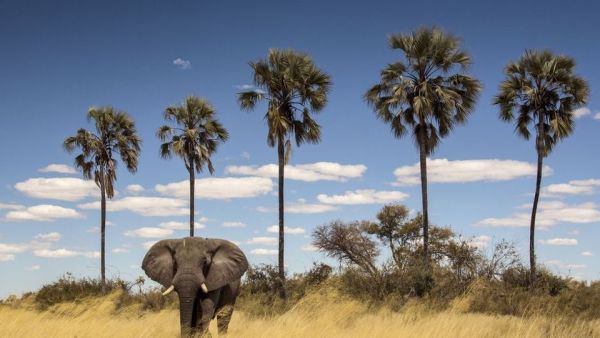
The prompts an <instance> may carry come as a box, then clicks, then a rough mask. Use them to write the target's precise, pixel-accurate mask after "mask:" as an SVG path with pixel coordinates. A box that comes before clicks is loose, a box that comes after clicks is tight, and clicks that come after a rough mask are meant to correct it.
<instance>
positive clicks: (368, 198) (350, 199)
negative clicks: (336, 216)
mask: <svg viewBox="0 0 600 338" xmlns="http://www.w3.org/2000/svg"><path fill="white" fill-rule="evenodd" d="M406 198H408V194H405V193H403V192H400V191H376V190H374V189H362V190H360V189H359V190H355V191H346V193H344V194H343V195H331V196H330V195H325V194H319V195H318V196H317V199H318V200H319V202H321V203H325V204H343V205H356V204H383V203H389V202H398V201H403V200H405V199H406Z"/></svg>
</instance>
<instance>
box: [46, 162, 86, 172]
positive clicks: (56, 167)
mask: <svg viewBox="0 0 600 338" xmlns="http://www.w3.org/2000/svg"><path fill="white" fill-rule="evenodd" d="M38 171H39V172H41V173H59V174H75V173H76V172H77V171H75V168H73V167H71V166H69V165H66V164H56V163H52V164H49V165H47V166H46V167H44V168H40V169H38Z"/></svg>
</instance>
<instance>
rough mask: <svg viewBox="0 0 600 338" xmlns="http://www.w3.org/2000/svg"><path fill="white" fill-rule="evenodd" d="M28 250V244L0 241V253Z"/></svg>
mask: <svg viewBox="0 0 600 338" xmlns="http://www.w3.org/2000/svg"><path fill="white" fill-rule="evenodd" d="M27 250H29V245H28V244H11V243H0V253H3V254H9V253H11V254H12V253H21V252H25V251H27Z"/></svg>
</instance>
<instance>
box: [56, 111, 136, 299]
mask: <svg viewBox="0 0 600 338" xmlns="http://www.w3.org/2000/svg"><path fill="white" fill-rule="evenodd" d="M87 118H88V121H91V120H93V121H94V123H95V125H96V133H95V134H94V133H93V132H90V131H88V130H86V129H83V128H81V129H79V130H77V133H76V134H75V136H69V137H67V138H66V139H65V141H64V143H63V146H64V148H65V150H66V151H67V152H69V153H72V152H73V151H74V150H75V148H79V149H81V153H80V154H79V155H77V156H76V157H75V167H77V168H78V169H80V170H81V171H82V172H83V177H84V178H85V179H92V178H94V181H95V182H96V185H97V186H98V188H100V234H101V235H100V238H101V239H100V275H101V282H102V292H105V291H106V276H105V256H106V254H105V238H106V198H113V197H114V195H115V189H114V183H115V181H116V180H117V161H116V159H115V158H114V154H119V156H120V157H121V160H122V161H123V163H124V164H125V165H126V167H127V170H128V171H129V172H131V173H135V172H136V171H137V166H138V157H139V154H140V145H141V143H142V141H141V139H140V137H139V136H138V135H137V131H136V129H135V123H134V121H133V119H132V118H131V117H130V116H129V115H128V114H127V113H126V112H122V111H117V110H115V109H114V108H113V107H99V108H95V107H92V108H90V109H89V110H88V113H87Z"/></svg>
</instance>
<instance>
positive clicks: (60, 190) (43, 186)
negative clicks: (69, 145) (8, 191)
mask: <svg viewBox="0 0 600 338" xmlns="http://www.w3.org/2000/svg"><path fill="white" fill-rule="evenodd" d="M15 189H17V190H18V191H20V192H22V193H24V194H25V195H27V196H29V197H34V198H46V199H54V200H60V201H69V202H73V201H79V200H82V199H84V198H86V197H98V196H100V192H99V189H98V187H97V186H96V183H94V181H92V180H82V179H80V178H74V177H59V178H43V177H38V178H30V179H28V180H26V181H23V182H19V183H17V184H15Z"/></svg>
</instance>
